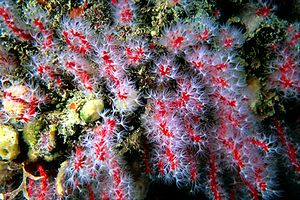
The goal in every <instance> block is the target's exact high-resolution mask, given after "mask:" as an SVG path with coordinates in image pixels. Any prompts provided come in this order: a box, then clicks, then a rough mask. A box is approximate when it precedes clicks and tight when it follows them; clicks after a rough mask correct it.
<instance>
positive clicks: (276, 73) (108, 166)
mask: <svg viewBox="0 0 300 200" xmlns="http://www.w3.org/2000/svg"><path fill="white" fill-rule="evenodd" d="M149 3H152V2H149ZM89 6H90V5H89V4H88V3H87V2H86V1H85V10H88V9H89ZM111 6H112V12H113V13H114V23H115V24H111V25H109V26H107V27H101V26H100V28H99V27H98V28H99V30H100V31H99V30H94V29H93V27H92V24H90V23H89V22H88V20H87V18H85V15H84V14H82V13H81V14H80V16H81V17H80V18H76V17H75V16H73V17H74V19H71V18H69V17H67V16H64V17H63V19H62V20H61V25H60V27H59V29H58V30H52V29H51V28H49V24H48V23H47V18H42V17H39V16H35V17H33V18H32V19H29V21H30V22H31V25H30V26H31V27H32V34H29V33H27V31H25V30H23V29H20V28H19V27H18V26H17V25H16V23H15V21H14V16H13V15H12V14H11V13H10V11H9V9H8V8H6V7H4V6H2V7H0V16H1V17H2V18H1V19H2V21H3V22H4V24H5V25H6V26H7V27H8V28H9V29H10V30H11V32H12V33H13V35H15V36H16V37H17V38H20V39H22V40H32V41H33V43H34V44H35V50H36V51H37V52H38V53H36V54H35V55H34V56H32V58H31V62H30V63H28V65H29V67H28V68H29V69H28V74H29V75H30V77H36V78H37V82H39V83H40V82H41V83H42V84H43V85H44V86H47V88H48V89H50V90H55V91H61V90H62V88H63V87H62V86H64V87H66V88H68V87H67V86H71V87H70V88H74V90H76V91H78V92H80V93H82V94H87V96H91V97H89V98H92V97H93V98H94V97H95V98H102V96H105V97H103V98H107V102H109V103H108V104H109V105H105V106H108V108H107V110H106V111H104V112H103V113H98V114H99V115H100V119H99V120H97V121H95V122H91V123H87V122H84V123H80V128H79V130H80V131H81V132H80V133H78V134H76V136H74V137H77V136H78V138H76V139H70V140H72V141H67V142H66V143H67V145H68V146H69V147H70V146H71V147H72V148H70V151H72V152H69V155H68V156H67V162H66V164H65V166H64V167H63V168H62V169H61V170H63V172H61V171H60V172H59V174H60V177H58V180H56V183H55V184H53V183H52V182H53V179H52V177H51V176H50V173H49V172H48V171H47V169H48V168H47V166H45V165H39V164H38V165H37V172H38V173H39V175H40V177H38V178H32V179H29V180H28V181H27V180H25V183H22V184H23V185H21V186H22V187H21V188H22V189H23V190H24V191H25V192H24V191H23V193H24V196H25V197H27V196H29V197H31V198H32V199H41V200H42V199H51V198H54V199H55V198H64V197H66V198H81V199H90V200H94V199H105V200H106V199H107V200H108V199H116V200H126V199H135V198H138V197H136V196H135V195H136V194H135V190H136V187H134V184H135V180H134V178H132V177H131V176H130V170H127V166H126V164H127V163H126V158H125V156H123V155H121V153H119V152H118V148H119V147H120V146H121V147H123V145H124V143H125V142H126V139H128V138H127V136H128V135H130V134H131V133H132V132H134V129H135V128H137V126H138V127H139V128H141V129H140V130H142V131H141V132H142V134H143V136H141V138H142V139H141V140H142V141H141V145H140V147H141V149H139V154H140V158H141V159H140V160H139V161H140V163H139V165H138V166H139V167H141V168H144V172H143V175H145V176H147V177H148V178H149V179H150V180H152V181H154V182H155V181H158V180H159V181H161V182H163V183H165V184H176V186H178V188H185V189H187V188H188V189H189V191H191V193H193V194H195V195H197V193H198V192H199V190H202V192H204V193H205V194H206V195H207V196H208V197H209V198H211V199H216V200H222V199H228V198H230V199H239V198H240V199H255V200H258V199H269V198H272V197H276V195H277V190H278V188H276V181H277V177H276V175H275V173H276V164H275V162H274V161H275V158H276V156H279V155H278V152H280V151H282V152H283V154H282V155H281V156H283V157H285V158H287V160H288V162H287V163H288V164H287V166H288V168H289V169H290V171H292V173H296V175H298V174H299V172H300V162H299V154H298V152H299V145H297V144H296V142H294V141H293V140H292V137H289V135H288V131H287V130H288V129H287V128H286V127H285V126H283V125H282V123H281V121H279V120H277V119H276V120H275V122H274V125H273V127H274V129H276V130H275V131H272V130H271V129H272V127H269V130H268V129H267V130H262V128H261V127H260V120H259V119H258V118H257V117H256V116H255V115H254V114H253V113H252V112H251V109H250V106H249V105H250V104H251V103H252V102H251V101H253V100H252V99H251V97H250V96H251V94H250V92H249V89H248V87H247V85H248V83H247V81H246V78H247V77H246V75H245V70H244V69H243V67H242V66H241V64H240V63H239V62H240V59H239V58H238V53H237V52H238V51H239V48H241V47H242V46H243V45H244V41H245V38H244V35H243V33H242V32H241V31H240V30H238V29H236V28H235V27H233V26H231V25H229V24H225V25H222V26H221V25H219V24H218V23H217V21H214V20H213V19H210V18H209V17H207V16H201V17H200V18H201V19H199V20H198V18H197V19H193V20H191V21H190V22H189V23H188V22H182V21H178V22H176V23H172V24H170V25H169V26H167V27H165V28H164V29H163V30H162V31H161V33H155V32H152V33H151V34H153V35H156V34H158V35H157V36H155V37H157V38H154V36H153V37H145V36H139V37H135V36H133V35H134V34H133V35H130V34H129V33H130V32H134V30H135V28H139V26H138V23H137V24H136V23H135V20H136V18H137V16H138V15H136V12H135V11H136V10H135V4H134V3H133V1H129V0H118V1H117V0H114V1H111ZM166 6H173V7H174V10H176V9H179V7H180V6H183V7H185V6H188V1H169V4H166ZM176 6H178V7H176ZM271 11H272V8H271V7H269V6H268V5H261V6H260V7H259V8H257V9H256V11H254V13H253V14H254V16H255V15H257V17H262V18H269V17H270V15H271V14H272V13H271ZM82 12H84V11H82ZM174 12H175V11H174ZM262 18H259V19H260V20H263V19H262ZM186 21H188V20H186ZM128 30H130V31H128ZM126 31H128V34H129V35H126V34H127V32H126ZM286 31H287V38H286V39H285V41H283V42H282V44H274V45H275V46H276V45H277V46H280V47H278V48H277V49H276V50H277V51H276V52H274V53H275V55H276V58H275V59H274V60H273V61H271V63H270V74H268V76H269V77H268V78H269V81H268V82H267V83H266V85H267V86H266V88H265V89H269V90H272V91H274V92H277V93H276V94H277V95H278V96H279V97H280V98H282V99H285V100H292V99H293V100H295V101H297V100H299V99H298V97H299V92H300V89H299V88H300V87H299V84H300V83H299V73H300V70H299V60H300V59H299V54H298V52H297V50H299V46H300V45H299V40H300V34H299V27H298V26H297V25H293V26H289V27H287V29H286ZM23 42H26V41H23ZM161 52H164V53H161ZM3 55H5V54H3ZM1 62H3V63H4V64H5V67H6V69H5V72H6V71H7V72H10V73H11V71H10V70H7V69H8V68H9V67H10V65H11V64H10V62H9V61H8V60H7V59H2V61H1ZM0 64H1V63H0ZM4 64H3V65H4ZM14 67H15V66H14ZM25 70H27V69H25ZM0 71H1V70H0ZM1 72H2V71H1ZM3 72H4V71H3ZM3 74H4V73H3ZM4 76H5V74H4ZM11 76H12V74H9V76H7V77H11ZM7 79H9V78H7ZM3 80H4V79H3ZM66 80H73V81H66ZM11 83H12V85H13V82H11ZM141 83H143V84H144V85H142V84H141ZM16 85H17V84H16ZM20 85H22V84H20ZM68 89H69V88H68ZM101 89H103V91H105V92H107V91H108V92H107V94H105V95H103V94H101V93H102V90H101ZM23 90H24V91H22V92H23V93H21V92H12V91H10V90H9V89H7V88H6V87H3V88H2V86H1V98H2V99H1V100H2V101H3V104H5V102H9V103H12V104H18V105H19V107H20V108H22V109H21V111H19V112H16V110H14V109H13V107H12V106H10V107H9V106H6V107H5V106H4V109H2V110H1V112H3V113H5V114H7V116H9V117H11V118H13V119H14V120H16V121H17V123H20V124H22V123H28V122H30V121H31V120H33V119H35V118H36V117H37V116H38V114H39V107H40V105H41V103H43V102H42V98H39V95H38V94H39V92H38V90H39V88H31V87H29V86H28V88H23ZM282 94H283V95H282ZM58 95H59V94H58ZM64 98H65V97H64ZM141 102H143V105H142V103H141ZM6 105H11V104H6ZM79 109H80V108H79ZM73 110H75V111H74V112H76V109H73ZM13 114H15V115H16V116H14V117H13ZM77 114H78V113H77ZM137 115H138V116H137ZM132 118H134V119H132ZM56 120H57V119H56ZM80 120H81V119H80ZM127 120H128V121H129V124H130V123H131V122H132V121H134V123H136V124H134V125H132V124H130V127H128V126H127ZM131 120H132V121H131ZM8 121H9V120H6V121H5V122H8ZM70 121H72V119H70ZM81 122H82V121H81ZM73 125H74V124H73ZM76 125H78V124H76ZM58 128H59V127H58ZM58 130H59V129H58ZM274 132H276V133H275V134H274ZM47 134H48V132H46V131H44V132H41V133H40V136H41V138H42V139H43V138H44V139H45V140H40V142H39V143H38V145H37V148H39V150H43V148H44V149H45V151H47V152H48V153H49V152H51V151H52V150H54V149H55V147H54V146H52V144H51V143H50V141H49V140H47V138H48V135H47ZM48 139H49V138H48ZM67 139H69V138H67ZM75 143H76V144H75ZM39 145H43V146H44V147H41V146H39ZM67 145H66V146H67ZM124 146H125V145H124ZM126 148H127V146H126ZM37 162H39V161H37ZM289 166H291V167H289ZM24 173H25V174H26V171H25V170H24ZM35 174H37V173H35ZM27 175H28V174H27ZM28 177H31V176H29V175H28ZM26 178H27V176H25V178H24V179H26ZM24 185H25V186H24ZM54 187H55V189H54ZM24 188H25V189H24ZM19 191H20V189H18V190H17V192H19ZM37 191H41V192H37ZM53 191H56V194H55V192H53ZM57 191H59V192H57ZM15 193H16V192H13V195H17V194H15ZM7 194H12V192H7ZM238 195H240V196H238ZM4 196H5V195H4Z"/></svg>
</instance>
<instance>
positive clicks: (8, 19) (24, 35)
mask: <svg viewBox="0 0 300 200" xmlns="http://www.w3.org/2000/svg"><path fill="white" fill-rule="evenodd" d="M0 16H1V17H2V18H3V20H4V22H5V23H6V24H7V27H8V28H9V29H10V30H11V31H12V32H13V33H14V34H15V35H16V36H17V37H19V38H21V39H23V40H31V39H33V38H32V36H31V34H30V33H28V32H27V31H25V30H23V29H21V28H19V27H18V26H17V24H16V23H15V20H14V19H13V16H12V14H11V13H10V12H9V10H8V9H7V8H5V7H4V6H1V7H0Z"/></svg>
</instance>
